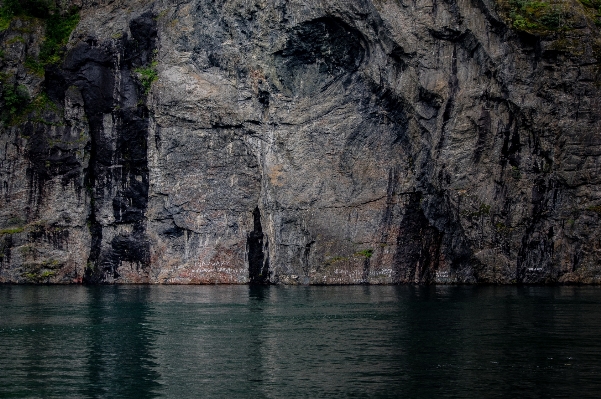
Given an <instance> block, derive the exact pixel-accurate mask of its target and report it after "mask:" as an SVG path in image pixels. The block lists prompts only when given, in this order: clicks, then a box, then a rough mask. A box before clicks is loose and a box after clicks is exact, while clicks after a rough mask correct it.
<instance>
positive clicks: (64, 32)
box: [0, 0, 79, 124]
mask: <svg viewBox="0 0 601 399" xmlns="http://www.w3.org/2000/svg"><path fill="white" fill-rule="evenodd" d="M16 20H21V21H27V22H31V23H38V24H41V25H42V26H43V32H44V36H43V38H42V40H41V45H40V48H39V52H37V54H38V55H37V56H36V57H32V56H29V57H28V58H27V59H26V60H25V67H26V68H27V69H28V70H29V71H30V72H32V73H34V74H36V75H38V76H40V77H43V76H44V73H45V69H46V68H48V67H49V66H51V65H56V64H59V63H60V62H61V60H62V59H63V57H64V53H65V46H66V44H67V42H68V40H69V36H70V35H71V32H72V31H73V29H75V26H77V23H78V22H79V9H78V8H77V7H71V8H69V9H67V10H65V9H61V8H60V7H59V6H58V5H57V4H56V3H55V2H53V1H51V0H4V1H3V2H2V5H1V6H0V34H1V33H2V32H4V31H7V30H10V28H11V25H12V24H13V22H15V21H16ZM21 30H23V28H21ZM3 54H4V51H2V55H3ZM42 96H43V95H42ZM36 99H37V101H36ZM43 99H45V97H44V98H43ZM43 99H42V100H43ZM39 103H45V101H40V98H37V97H36V98H34V101H32V99H31V98H30V95H29V93H28V91H27V88H26V87H25V86H23V85H20V84H18V83H17V82H16V80H15V79H14V77H11V76H10V74H7V73H2V74H1V75H0V104H2V111H1V113H0V120H1V121H2V122H3V123H4V124H12V123H15V122H16V121H17V120H18V119H19V117H20V116H22V115H23V114H25V113H26V112H27V111H31V110H32V109H31V108H32V107H35V106H36V104H39Z"/></svg>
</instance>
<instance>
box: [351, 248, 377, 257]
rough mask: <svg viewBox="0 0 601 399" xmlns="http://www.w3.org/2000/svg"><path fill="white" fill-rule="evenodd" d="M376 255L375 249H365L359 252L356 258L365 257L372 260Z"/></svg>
mask: <svg viewBox="0 0 601 399" xmlns="http://www.w3.org/2000/svg"><path fill="white" fill-rule="evenodd" d="M373 254H374V250H373V249H364V250H363V251H359V252H356V253H355V255H356V256H363V257H364V258H367V259H369V258H371V256H372V255H373Z"/></svg>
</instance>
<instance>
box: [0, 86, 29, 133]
mask: <svg viewBox="0 0 601 399" xmlns="http://www.w3.org/2000/svg"><path fill="white" fill-rule="evenodd" d="M2 80H5V79H2ZM0 90H1V91H2V92H1V94H0V103H1V104H3V106H2V110H1V111H0V119H1V120H2V122H3V123H4V124H10V123H11V122H12V121H13V120H14V119H15V118H16V117H18V116H19V115H21V114H22V113H23V112H24V111H25V109H26V108H27V105H28V104H29V101H30V98H29V92H28V91H27V88H26V87H25V86H23V85H11V84H7V83H5V82H2V81H1V80H0Z"/></svg>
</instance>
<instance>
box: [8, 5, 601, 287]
mask: <svg viewBox="0 0 601 399" xmlns="http://www.w3.org/2000/svg"><path fill="white" fill-rule="evenodd" d="M588 3H590V1H589V2H588ZM5 4H6V3H5ZM516 4H518V3H515V4H514V3H508V4H501V3H495V2H492V1H491V0H473V1H467V0H445V1H443V0H424V1H416V2H410V1H405V0H329V1H317V0H302V1H295V0H292V1H283V0H222V1H208V0H189V1H187V0H183V1H178V2H175V1H166V0H164V1H162V0H156V1H140V0H117V1H108V0H100V1H94V2H92V1H91V0H83V2H79V3H78V2H71V3H69V4H62V3H61V4H60V5H59V6H60V7H58V8H57V9H55V10H54V11H51V12H50V14H49V15H51V16H52V15H61V16H63V17H65V18H66V16H69V15H74V14H73V13H74V12H77V13H78V15H79V22H78V23H77V26H76V27H75V29H74V30H73V32H72V33H71V34H70V36H69V40H68V43H67V44H66V47H64V48H61V49H60V51H59V50H56V52H55V53H53V54H55V55H57V57H55V58H51V57H50V56H47V55H46V56H45V55H44V54H46V53H48V51H49V50H47V48H48V46H49V44H48V43H50V42H49V40H50V39H49V37H50V36H48V32H49V28H48V26H49V25H46V26H45V25H44V22H43V18H42V17H36V16H35V15H34V16H19V15H16V16H10V18H8V19H6V18H5V20H6V21H8V22H7V25H6V28H5V29H4V30H3V31H2V32H0V40H1V42H2V49H3V50H2V54H1V55H2V57H1V58H0V69H1V71H2V76H1V79H0V80H1V83H2V100H1V101H2V104H0V105H2V107H3V108H4V111H3V115H4V116H3V118H4V120H3V125H2V127H1V128H0V182H1V184H2V187H1V196H0V229H1V231H0V282H17V283H24V282H37V283H42V282H47V283H73V282H75V283H78V282H79V283H80V282H89V283H172V284H187V283H192V284H195V283H247V282H251V283H283V284H364V283H367V284H382V283H479V282H487V283H550V282H581V283H599V282H601V260H600V259H601V228H600V224H599V223H600V218H601V177H600V174H599V172H600V168H601V123H600V119H601V91H600V87H601V75H600V73H601V72H600V68H599V67H600V65H601V64H600V61H601V41H600V40H599V38H600V36H599V34H598V28H597V26H596V25H595V24H594V22H595V20H594V18H596V16H594V15H593V16H592V17H591V15H590V9H589V8H586V7H585V5H586V4H585V5H583V4H581V3H579V2H573V3H561V4H563V5H562V7H564V8H561V10H560V11H561V13H559V14H557V12H559V11H557V10H558V9H556V8H554V9H553V10H555V11H554V12H556V11H557V12H556V14H557V15H559V17H557V18H559V19H557V20H555V19H552V18H554V15H556V14H545V15H543V16H542V17H541V16H538V14H536V15H535V14H524V13H525V12H526V11H523V10H526V9H527V7H525V6H523V5H519V4H522V3H519V4H518V5H516ZM537 4H538V3H537ZM558 4H559V3H558ZM71 6H75V7H76V8H69V7H71ZM567 6H570V8H566V7H567ZM512 7H513V8H512ZM520 7H521V8H520ZM61 10H62V11H61ZM65 10H69V11H65ZM522 11H523V13H522V14H523V15H526V17H524V16H522V14H520V12H522ZM528 15H530V17H528ZM539 17H540V21H542V22H541V24H542V25H537V24H536V23H535V22H532V21H531V20H529V19H528V18H539ZM560 17H561V18H563V19H561V18H560ZM74 18H75V17H74ZM520 18H521V19H520ZM545 18H546V19H545ZM533 20H534V19H533ZM562 21H563V22H562ZM566 21H567V22H566ZM544 24H547V25H544ZM57 40H58V39H57ZM55 41H56V40H55ZM59 44H60V43H59ZM45 46H46V47H45ZM45 49H46V50H45ZM44 51H46V53H44ZM43 57H46V58H44V59H46V60H47V61H46V62H44V63H43V62H41V61H40V62H38V61H36V60H42V59H43ZM36 62H37V63H36ZM11 107H12V108H11Z"/></svg>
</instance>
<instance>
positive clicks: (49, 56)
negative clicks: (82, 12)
mask: <svg viewBox="0 0 601 399" xmlns="http://www.w3.org/2000/svg"><path fill="white" fill-rule="evenodd" d="M78 23H79V11H78V10H77V9H71V10H69V12H68V13H66V14H64V15H61V14H59V13H58V12H55V13H53V14H51V15H49V16H48V19H47V20H46V37H45V39H44V42H43V43H42V47H41V49H40V61H41V62H42V63H43V64H46V65H48V64H57V63H59V62H60V61H61V59H62V58H63V55H64V54H63V53H64V49H63V47H64V46H65V45H66V44H67V41H68V40H69V36H70V35H71V32H73V29H75V27H76V26H77V24H78Z"/></svg>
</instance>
